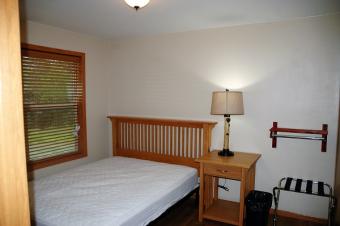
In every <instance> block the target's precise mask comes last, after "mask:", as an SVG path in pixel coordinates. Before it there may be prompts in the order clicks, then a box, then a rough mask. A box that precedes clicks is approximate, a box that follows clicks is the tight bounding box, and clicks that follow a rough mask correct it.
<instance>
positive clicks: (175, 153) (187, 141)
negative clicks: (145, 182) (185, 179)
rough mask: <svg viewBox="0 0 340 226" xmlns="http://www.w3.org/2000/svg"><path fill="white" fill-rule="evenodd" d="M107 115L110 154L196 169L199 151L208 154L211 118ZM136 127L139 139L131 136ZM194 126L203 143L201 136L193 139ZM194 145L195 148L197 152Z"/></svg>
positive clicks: (211, 126) (133, 135)
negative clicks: (200, 119)
mask: <svg viewBox="0 0 340 226" xmlns="http://www.w3.org/2000/svg"><path fill="white" fill-rule="evenodd" d="M108 118H109V119H110V120H111V123H112V154H113V155H119V156H126V157H134V158H140V159H148V160H153V161H158V162H167V163H173V164H180V165H187V166H190V167H194V168H196V169H199V164H198V163H197V162H195V159H196V158H199V157H201V156H202V153H208V151H209V147H210V142H211V130H212V128H213V127H214V126H215V124H216V122H211V121H192V120H177V119H176V120H174V119H155V118H140V117H127V116H108ZM138 126H141V127H143V128H144V129H140V130H138V131H139V133H138V137H142V139H135V135H136V131H135V129H136V128H138ZM177 128H178V129H177ZM194 129H195V130H197V131H198V132H197V133H198V134H199V135H200V136H202V137H203V142H205V143H204V145H203V146H201V139H194V138H193V131H194ZM121 141H123V142H121ZM122 143H123V144H122ZM143 144H144V145H143ZM195 147H198V148H197V149H198V150H197V151H195ZM194 153H195V154H194Z"/></svg>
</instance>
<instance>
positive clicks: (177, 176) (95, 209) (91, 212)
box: [29, 157, 197, 226]
mask: <svg viewBox="0 0 340 226" xmlns="http://www.w3.org/2000/svg"><path fill="white" fill-rule="evenodd" d="M29 186H30V204H31V212H32V219H34V221H35V223H36V225H38V226H54V225H55V226H67V225H72V226H77V225H79V226H80V225H81V226H85V225H91V226H93V225H98V226H100V225H103V226H104V225H112V226H113V225H121V226H139V225H147V224H148V223H149V222H151V221H152V220H154V219H156V218H157V217H158V216H160V215H161V214H162V213H163V212H164V211H165V210H166V209H168V208H169V207H170V206H172V205H173V204H174V203H176V202H177V201H178V200H180V199H182V198H183V197H184V196H186V195H187V194H188V193H190V192H191V191H192V190H193V189H194V188H195V187H197V171H196V169H194V168H190V167H186V166H179V165H173V164H166V163H159V162H153V161H146V160H139V159H133V158H125V157H112V158H107V159H103V160H100V161H97V162H94V163H90V164H87V165H82V166H79V167H76V168H73V169H70V170H67V171H64V172H62V173H59V174H55V175H52V176H48V177H45V178H41V179H38V180H35V181H32V182H30V183H29Z"/></svg>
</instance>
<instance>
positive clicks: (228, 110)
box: [211, 91, 244, 115]
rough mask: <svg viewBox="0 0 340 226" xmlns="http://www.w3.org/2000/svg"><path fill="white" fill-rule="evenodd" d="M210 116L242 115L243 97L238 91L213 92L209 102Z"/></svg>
mask: <svg viewBox="0 0 340 226" xmlns="http://www.w3.org/2000/svg"><path fill="white" fill-rule="evenodd" d="M211 114H212V115H243V114H244V109H243V95H242V92H238V91H216V92H213V95H212V102H211Z"/></svg>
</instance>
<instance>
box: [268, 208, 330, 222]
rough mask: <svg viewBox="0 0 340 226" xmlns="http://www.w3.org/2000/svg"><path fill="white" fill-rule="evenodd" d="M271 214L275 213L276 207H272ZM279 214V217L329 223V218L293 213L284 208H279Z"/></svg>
mask: <svg viewBox="0 0 340 226" xmlns="http://www.w3.org/2000/svg"><path fill="white" fill-rule="evenodd" d="M270 214H274V209H270ZM277 215H278V216H279V217H287V218H292V219H296V220H300V221H306V222H312V223H317V224H324V225H327V222H328V221H327V219H321V218H316V217H310V216H304V215H301V214H297V213H292V212H288V211H284V210H278V211H277Z"/></svg>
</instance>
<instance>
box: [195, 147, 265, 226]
mask: <svg viewBox="0 0 340 226" xmlns="http://www.w3.org/2000/svg"><path fill="white" fill-rule="evenodd" d="M234 153H235V155H234V156H231V157H221V156H219V155H218V151H213V152H210V153H208V154H207V155H205V156H203V157H201V158H199V159H197V161H198V162H199V163H200V180H201V182H200V202H199V221H200V222H201V221H203V219H210V220H215V221H220V222H224V223H228V224H233V225H239V226H243V220H244V212H245V211H244V209H245V208H244V202H245V197H246V196H247V194H248V193H249V192H250V191H251V190H254V183H255V168H256V167H255V166H256V162H257V160H258V159H259V158H260V157H261V155H260V154H254V153H244V152H234ZM203 178H204V179H203ZM218 178H226V179H232V180H238V181H240V183H241V186H240V202H239V203H238V202H232V201H228V200H221V199H218V187H217V185H218Z"/></svg>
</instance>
